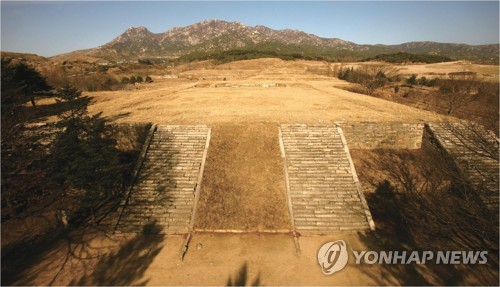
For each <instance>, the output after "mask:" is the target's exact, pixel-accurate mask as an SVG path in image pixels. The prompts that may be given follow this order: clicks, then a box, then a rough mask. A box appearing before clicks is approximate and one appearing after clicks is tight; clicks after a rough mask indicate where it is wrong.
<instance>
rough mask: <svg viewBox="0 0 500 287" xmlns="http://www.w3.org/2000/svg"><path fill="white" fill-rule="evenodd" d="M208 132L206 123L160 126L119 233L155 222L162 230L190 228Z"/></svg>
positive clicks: (121, 221)
mask: <svg viewBox="0 0 500 287" xmlns="http://www.w3.org/2000/svg"><path fill="white" fill-rule="evenodd" d="M208 133H209V129H208V128H207V127H206V126H161V125H160V126H157V128H156V131H155V133H154V134H153V137H152V139H151V142H150V145H149V147H148V151H147V153H146V156H145V159H144V161H143V165H142V167H141V169H140V171H139V174H138V176H137V179H136V183H135V186H133V188H132V189H131V192H130V196H129V200H128V204H127V205H126V206H125V207H124V208H123V214H122V217H121V220H120V222H119V223H118V225H117V226H118V230H117V231H118V232H142V231H143V229H144V226H146V225H148V224H151V223H152V222H154V223H156V224H157V225H158V226H159V227H160V228H161V231H160V233H170V232H187V231H188V229H189V224H190V220H191V216H192V212H193V208H194V200H195V191H196V186H197V184H198V178H199V176H200V169H201V163H202V159H203V154H204V149H205V144H206V140H207V137H208Z"/></svg>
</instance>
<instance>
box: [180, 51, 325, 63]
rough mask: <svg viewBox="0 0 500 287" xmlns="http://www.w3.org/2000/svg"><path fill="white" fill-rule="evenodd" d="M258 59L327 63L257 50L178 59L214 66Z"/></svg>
mask: <svg viewBox="0 0 500 287" xmlns="http://www.w3.org/2000/svg"><path fill="white" fill-rule="evenodd" d="M260 58H279V59H282V60H285V61H290V60H299V59H300V60H311V61H329V59H327V58H324V57H321V56H310V55H304V54H301V53H290V54H287V53H280V52H274V51H259V50H229V51H220V52H215V53H204V52H193V53H190V54H188V55H185V56H182V57H180V58H179V61H180V62H194V61H205V60H213V61H214V62H215V63H216V64H224V63H229V62H234V61H241V60H252V59H260Z"/></svg>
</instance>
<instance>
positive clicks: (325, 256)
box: [318, 240, 488, 275]
mask: <svg viewBox="0 0 500 287" xmlns="http://www.w3.org/2000/svg"><path fill="white" fill-rule="evenodd" d="M352 255H353V258H354V263H355V264H358V265H359V264H368V265H370V264H393V265H394V264H402V265H405V264H427V263H434V264H465V265H474V264H486V263H487V262H488V251H459V250H453V251H442V250H440V251H430V250H426V251H417V250H415V251H383V250H381V251H366V250H364V251H357V250H353V251H352ZM348 261H349V253H348V252H347V244H346V243H345V241H343V240H336V241H330V242H327V243H325V244H323V245H322V246H321V247H320V248H319V250H318V263H319V265H320V266H321V271H322V272H323V274H325V275H332V274H334V273H336V272H339V271H340V270H342V269H344V267H345V266H346V265H347V262H348Z"/></svg>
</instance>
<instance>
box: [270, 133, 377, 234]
mask: <svg viewBox="0 0 500 287" xmlns="http://www.w3.org/2000/svg"><path fill="white" fill-rule="evenodd" d="M280 138H281V148H282V153H283V154H284V158H285V161H286V167H285V169H286V171H285V172H286V173H287V176H288V190H289V201H290V202H289V203H291V213H292V215H293V216H292V218H293V224H294V226H293V227H294V229H295V230H297V231H298V232H300V233H312V234H328V233H332V232H340V231H353V232H355V231H361V230H367V229H370V228H372V229H373V228H374V224H373V220H372V217H371V214H370V211H369V209H368V206H367V204H366V201H365V199H364V196H363V194H362V193H361V190H360V186H359V181H358V178H357V175H356V171H355V170H354V166H353V164H352V159H351V157H350V154H349V149H348V148H347V144H346V140H345V138H344V136H343V133H342V129H341V128H340V127H337V126H314V125H281V128H280Z"/></svg>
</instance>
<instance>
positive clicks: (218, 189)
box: [195, 124, 290, 231]
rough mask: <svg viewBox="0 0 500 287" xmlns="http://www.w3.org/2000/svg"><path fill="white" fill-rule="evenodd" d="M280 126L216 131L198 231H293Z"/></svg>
mask: <svg viewBox="0 0 500 287" xmlns="http://www.w3.org/2000/svg"><path fill="white" fill-rule="evenodd" d="M277 131H278V127H277V126H276V125H272V124H271V125H263V124H257V125H223V126H219V125H215V126H213V127H212V135H211V140H210V148H209V150H208V155H207V161H206V163H205V171H204V173H203V181H202V182H203V185H202V188H201V193H200V200H199V202H198V208H197V210H198V212H197V218H196V223H195V228H199V229H208V230H215V229H234V230H246V231H258V230H269V229H271V230H285V231H288V230H290V218H289V216H288V209H287V203H286V197H285V196H286V193H285V181H284V179H283V162H282V160H281V156H280V150H279V143H278V132H277Z"/></svg>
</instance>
